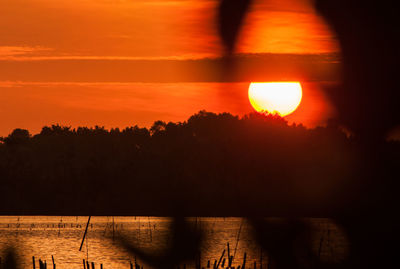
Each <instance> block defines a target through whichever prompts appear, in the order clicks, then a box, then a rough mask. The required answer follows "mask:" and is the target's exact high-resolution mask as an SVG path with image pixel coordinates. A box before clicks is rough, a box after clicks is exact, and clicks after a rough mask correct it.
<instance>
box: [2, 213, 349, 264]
mask: <svg viewBox="0 0 400 269" xmlns="http://www.w3.org/2000/svg"><path fill="white" fill-rule="evenodd" d="M87 220H88V217H84V216H78V217H65V216H63V217H60V216H22V217H18V216H0V250H4V249H5V248H7V247H8V246H13V247H14V248H15V249H16V250H17V253H18V254H19V256H20V261H21V264H22V268H32V256H35V258H36V261H37V260H38V259H42V260H46V261H47V263H48V264H49V263H51V260H52V258H51V256H52V255H53V257H54V259H55V263H56V265H57V269H63V268H65V269H66V268H68V269H70V268H83V265H82V261H83V259H86V260H89V261H90V262H94V263H95V265H96V268H100V264H103V266H104V268H127V269H128V268H130V261H132V262H133V261H134V259H135V257H133V256H132V255H130V254H129V253H128V252H127V251H126V250H124V249H123V248H121V246H119V245H118V243H117V241H116V240H113V237H114V238H116V237H118V236H124V237H125V238H127V239H128V240H129V241H131V242H132V243H133V244H136V245H137V246H140V247H141V248H143V249H144V250H148V251H154V250H158V249H162V248H163V247H164V246H166V245H167V243H168V240H169V237H170V235H169V233H168V227H169V224H170V219H169V218H159V217H92V218H91V221H90V225H89V229H88V233H87V240H86V241H85V243H84V245H83V248H82V251H79V247H80V244H81V241H82V236H83V233H84V230H85V227H86V223H87ZM190 221H191V222H192V223H193V225H196V227H197V229H201V230H202V231H203V235H204V237H205V240H204V242H203V245H202V249H201V263H202V266H204V267H206V266H207V261H208V260H210V261H211V266H212V264H213V262H214V260H215V259H219V257H220V256H221V253H222V251H223V250H224V249H225V248H226V245H227V243H229V244H230V249H231V253H232V254H231V255H235V258H234V262H233V264H236V265H240V264H241V263H242V260H243V256H244V253H245V252H246V253H247V262H246V263H247V264H248V265H250V266H248V268H249V267H250V268H253V267H254V262H256V263H257V267H258V268H259V265H260V263H261V262H262V263H263V268H267V264H268V257H267V254H266V253H262V251H261V249H260V247H258V246H257V244H256V243H255V239H254V238H253V236H252V235H251V229H250V226H249V224H248V223H247V222H246V220H245V219H241V218H191V219H190ZM305 221H306V222H308V223H310V224H311V226H312V227H313V229H312V230H313V233H312V235H313V239H314V246H313V250H314V251H315V252H316V254H318V255H319V256H320V257H321V259H323V260H328V261H332V262H337V261H340V260H342V259H343V258H344V257H345V255H346V252H347V251H348V246H347V243H346V240H345V237H344V235H343V233H342V232H341V231H340V229H339V228H338V227H337V226H335V225H334V224H333V223H332V222H330V221H329V220H326V219H311V220H305ZM225 257H226V255H225ZM138 262H139V263H140V264H141V265H144V268H149V266H147V265H146V264H144V263H142V261H140V260H138ZM36 266H37V268H38V265H36ZM187 267H188V268H191V267H194V265H191V264H188V265H187ZM48 268H52V267H51V266H49V267H48Z"/></svg>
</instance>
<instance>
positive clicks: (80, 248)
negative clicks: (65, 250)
mask: <svg viewBox="0 0 400 269" xmlns="http://www.w3.org/2000/svg"><path fill="white" fill-rule="evenodd" d="M90 218H91V216H89V219H88V221H87V224H86V229H85V233H84V234H83V238H82V242H81V246H80V247H79V251H82V246H83V242H84V241H85V237H86V234H87V230H88V228H89V222H90Z"/></svg>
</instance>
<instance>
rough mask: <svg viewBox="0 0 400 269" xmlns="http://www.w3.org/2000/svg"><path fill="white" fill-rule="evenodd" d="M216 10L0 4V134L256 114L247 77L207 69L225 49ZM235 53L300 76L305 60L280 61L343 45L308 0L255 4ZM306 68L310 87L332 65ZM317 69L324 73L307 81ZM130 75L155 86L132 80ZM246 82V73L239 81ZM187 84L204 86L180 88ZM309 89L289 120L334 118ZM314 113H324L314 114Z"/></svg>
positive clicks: (205, 5)
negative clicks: (227, 79) (233, 80)
mask: <svg viewBox="0 0 400 269" xmlns="http://www.w3.org/2000/svg"><path fill="white" fill-rule="evenodd" d="M217 4H218V1H216V0H173V1H172V0H171V1H169V0H165V1H161V0H135V1H130V0H129V1H128V0H113V1H111V0H85V1H80V0H59V1H54V0H13V1H10V0H0V6H1V9H0V102H1V103H0V113H2V115H7V117H6V118H2V119H0V121H1V124H0V126H1V130H0V136H1V135H6V134H8V133H9V132H10V131H11V130H12V129H14V128H16V127H24V128H29V129H30V130H35V131H37V130H40V128H41V127H42V126H43V125H44V124H54V123H60V124H67V125H72V126H77V125H81V124H84V125H89V126H93V125H96V124H98V125H106V126H110V127H117V126H122V125H124V126H125V125H131V124H135V123H138V124H141V125H142V126H143V125H145V126H149V125H151V123H152V122H153V121H155V120H158V119H163V120H167V121H168V120H173V121H183V120H185V119H186V118H187V117H188V116H190V115H191V114H193V113H195V112H197V111H198V110H199V109H208V110H212V111H221V112H222V111H228V112H231V113H234V114H243V113H248V112H250V111H252V109H251V106H250V105H249V103H248V99H247V96H246V95H247V87H243V86H242V85H248V83H249V82H250V81H247V82H246V83H247V84H246V83H244V84H241V83H237V84H229V83H215V82H216V81H215V80H213V70H211V69H210V68H209V67H208V66H207V64H205V63H207V59H208V58H209V57H211V58H215V57H219V56H221V53H222V51H223V50H222V47H221V43H220V40H219V37H218V34H217V27H216V24H215V17H216V6H217ZM237 52H239V53H242V54H243V55H247V54H255V53H256V54H260V55H261V54H262V53H272V54H274V55H278V57H277V58H276V57H275V58H276V59H278V60H274V61H270V60H268V61H267V60H265V61H264V62H265V66H257V68H256V69H257V70H260V73H261V74H262V70H275V69H276V70H288V71H289V70H291V72H292V73H293V72H294V73H296V70H299V72H300V71H304V68H303V66H308V63H307V62H306V63H301V64H299V63H298V62H296V61H293V63H291V62H290V61H288V60H285V61H283V62H282V61H280V60H279V55H282V54H285V53H294V54H297V55H316V57H319V55H320V54H321V53H324V54H328V55H329V54H330V53H335V52H338V46H337V41H336V40H335V37H334V36H333V34H332V32H331V31H330V30H329V28H328V26H327V25H326V24H325V23H324V22H323V21H322V19H321V18H320V17H319V16H318V15H317V14H316V13H315V10H314V9H313V7H312V3H311V0H265V1H264V0H255V1H254V5H253V6H252V8H251V10H250V12H249V13H248V15H247V18H246V20H245V24H244V26H243V30H242V32H241V34H240V38H239V41H238V44H237ZM324 57H325V56H324ZM275 58H274V59H275ZM324 59H325V58H324ZM149 60H157V61H159V62H157V65H158V66H162V70H163V72H162V73H161V72H154V68H153V66H151V65H148V66H147V67H146V68H145V66H144V62H143V61H149ZM170 60H180V61H181V62H180V63H179V64H181V65H180V66H179V68H178V67H177V66H176V64H175V62H173V61H170ZM328 62H329V61H328ZM148 63H149V62H146V64H148ZM151 63H154V62H151ZM187 63H190V66H189V65H188V64H187ZM283 63H284V64H283ZM279 64H280V65H281V66H279V68H277V67H278V65H279ZM283 65H284V66H283ZM289 65H290V66H289ZM182 66H183V68H182ZM186 66H188V67H186ZM196 66H197V67H196ZM310 66H311V67H309V69H310V70H307V72H306V73H304V74H303V73H302V74H301V76H302V79H303V78H304V80H305V81H307V79H309V80H310V81H311V80H312V81H316V82H318V79H319V77H326V76H325V74H328V77H329V73H330V72H331V70H330V67H319V66H313V65H310ZM195 67H196V68H195ZM246 68H247V67H246V66H245V67H244V70H247V69H246ZM293 70H294V71H293ZM207 72H208V73H207ZM313 72H319V73H321V72H323V75H322V76H316V78H315V77H313V78H307V76H308V75H309V73H313ZM265 73H269V72H265ZM319 73H318V74H319ZM132 74H134V75H138V74H139V75H140V76H141V77H145V78H146V81H147V82H149V83H147V84H143V83H138V82H140V79H139V80H132V81H131V80H129V79H130V78H132V77H134V76H133V75H132ZM157 75H162V76H164V77H166V78H169V77H173V82H175V83H166V84H162V83H155V82H157V81H158V80H157V78H158V77H157ZM251 75H252V74H247V76H251ZM278 75H279V76H282V77H283V78H284V77H285V75H287V74H286V72H281V73H280V74H278ZM187 76H191V79H189V80H188V79H187ZM193 77H194V78H193ZM153 79H154V81H152V80H153ZM244 80H246V76H244V79H242V80H240V81H243V82H245V81H244ZM188 81H191V82H198V83H181V82H188ZM302 82H303V81H302ZM121 85H123V86H121ZM232 85H234V86H232ZM309 85H311V84H309ZM232 88H234V89H243V92H240V93H239V91H237V92H236V91H235V90H230V89H232ZM309 88H312V89H313V90H311V92H313V94H311V95H310V96H308V97H307V94H308V93H309V91H307V90H305V92H304V100H303V101H304V102H305V103H307V102H309V100H314V101H315V102H314V103H311V106H310V107H308V108H307V109H306V110H305V111H304V110H303V109H304V108H302V107H301V106H300V107H299V109H298V110H299V112H297V111H296V113H297V114H296V113H293V115H291V116H290V117H292V116H293V117H294V118H295V119H296V120H299V121H303V122H308V123H316V122H321V121H322V119H323V118H324V117H327V116H326V115H330V114H331V108H330V105H329V103H327V101H326V98H325V97H321V96H324V94H323V93H322V92H318V91H320V89H321V87H320V86H319V85H313V86H310V87H309ZM313 96H314V97H315V96H319V97H317V98H314V97H313ZM235 98H243V99H240V100H239V99H235ZM226 100H229V101H226ZM308 104H310V103H308ZM314 110H315V111H319V113H320V114H318V115H317V114H315V113H314V112H313V113H311V112H310V111H314ZM302 111H303V112H302ZM324 111H325V112H324ZM299 115H300V116H299ZM301 115H303V116H301ZM305 115H306V116H305ZM321 115H322V116H321ZM313 117H315V118H313Z"/></svg>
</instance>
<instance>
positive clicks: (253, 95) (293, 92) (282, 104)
mask: <svg viewBox="0 0 400 269" xmlns="http://www.w3.org/2000/svg"><path fill="white" fill-rule="evenodd" d="M301 98H302V89H301V85H300V83H299V82H252V83H250V86H249V100H250V103H251V105H252V106H253V108H254V109H255V110H256V111H258V112H263V111H266V112H269V113H278V114H279V115H281V116H286V115H289V114H290V113H292V112H293V111H295V110H296V108H297V107H298V106H299V104H300V102H301Z"/></svg>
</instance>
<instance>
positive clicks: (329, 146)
mask: <svg viewBox="0 0 400 269" xmlns="http://www.w3.org/2000/svg"><path fill="white" fill-rule="evenodd" d="M1 140H2V143H1V144H0V178H1V198H0V213H1V214H57V215H60V214H61V215H63V214H69V215H79V214H99V215H170V214H173V213H176V212H177V210H178V211H179V212H180V213H182V214H186V215H241V214H244V213H245V214H263V215H280V214H286V213H293V212H298V213H299V214H308V215H320V212H324V213H323V214H329V213H328V212H334V211H335V208H336V207H340V206H341V204H342V203H345V202H346V197H347V196H354V195H355V194H356V193H354V187H353V185H352V184H353V183H354V180H352V178H353V174H354V167H357V155H356V151H357V150H356V149H357V141H356V140H355V139H353V138H348V137H347V136H346V134H345V133H343V132H342V131H341V130H340V129H339V128H338V127H337V125H335V124H334V122H333V121H330V122H329V123H328V125H327V126H325V127H317V128H314V129H307V128H305V127H304V126H302V125H296V124H292V125H289V124H288V122H287V121H286V120H285V119H283V118H281V117H279V116H276V115H264V114H259V113H253V114H249V115H246V116H244V117H242V118H239V117H237V116H233V115H231V114H228V113H222V114H214V113H209V112H205V111H200V112H199V113H197V114H195V115H193V116H191V117H190V118H189V119H188V120H187V121H186V122H183V123H172V122H169V123H165V122H162V121H156V122H155V123H154V124H153V126H152V127H151V128H150V129H146V128H139V127H137V126H134V127H129V128H125V129H123V130H120V129H111V130H106V129H104V128H102V127H95V128H86V127H79V128H76V129H72V128H70V127H65V126H59V125H53V126H51V127H44V128H43V129H42V131H41V132H40V133H39V134H36V135H33V136H32V135H31V134H29V132H28V131H27V130H22V129H16V130H14V131H13V132H12V133H11V134H10V135H9V136H8V137H5V138H2V139H1ZM399 148H400V146H399V143H397V142H387V143H386V145H385V154H389V155H390V156H394V157H395V158H392V157H391V160H394V161H393V162H394V163H393V165H394V166H395V165H396V164H398V163H399V162H398V160H399V158H398V157H399V152H400V150H399ZM338 197H340V199H338ZM304 210H305V211H304Z"/></svg>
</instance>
